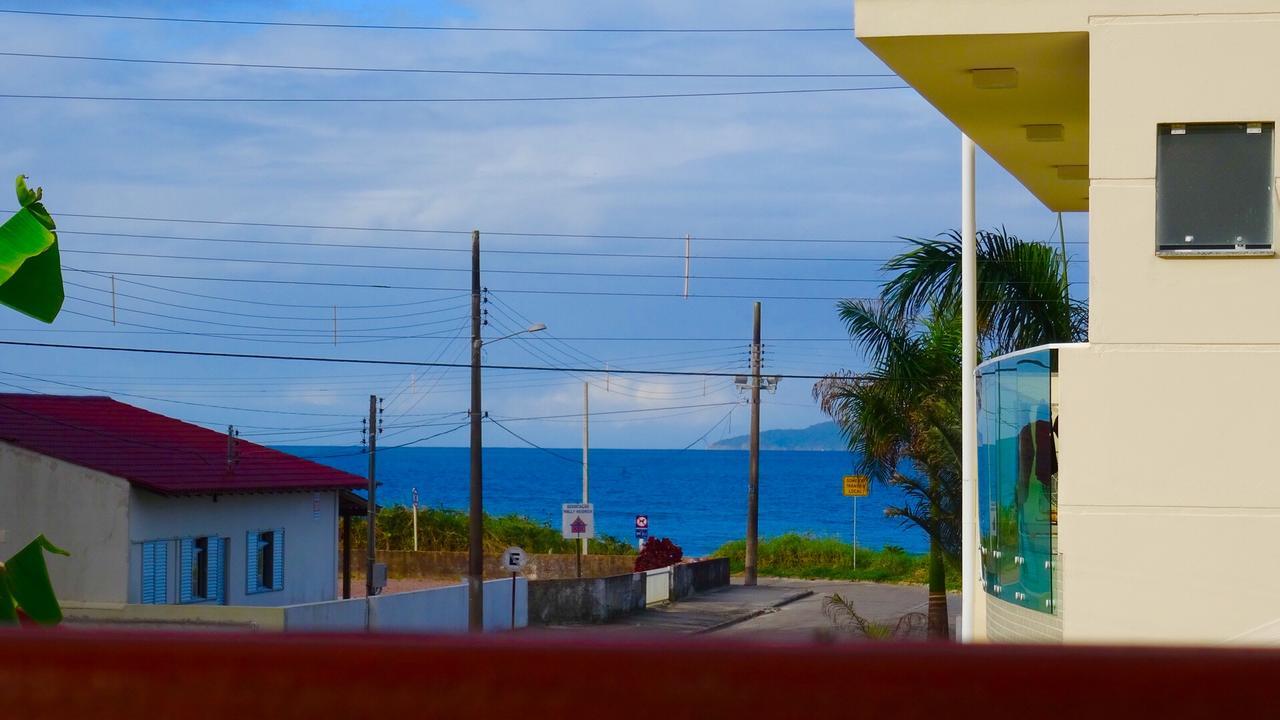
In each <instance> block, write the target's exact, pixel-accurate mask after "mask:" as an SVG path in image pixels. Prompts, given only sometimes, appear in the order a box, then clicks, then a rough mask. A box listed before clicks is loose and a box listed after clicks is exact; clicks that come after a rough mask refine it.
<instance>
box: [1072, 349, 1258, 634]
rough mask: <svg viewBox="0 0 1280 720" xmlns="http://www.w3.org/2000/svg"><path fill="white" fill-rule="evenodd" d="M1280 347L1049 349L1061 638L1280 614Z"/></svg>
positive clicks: (1224, 630) (1210, 630) (1215, 628)
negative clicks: (1279, 474)
mask: <svg viewBox="0 0 1280 720" xmlns="http://www.w3.org/2000/svg"><path fill="white" fill-rule="evenodd" d="M1277 367H1280V346H1274V345H1265V346H1261V345H1260V346H1253V347H1230V348H1226V347H1223V348H1216V349H1208V348H1203V347H1195V346H1172V347H1171V346H1154V347H1153V346H1133V345H1118V344H1117V345H1103V346H1098V345H1089V346H1079V347H1074V348H1068V349H1064V350H1062V351H1060V353H1059V369H1060V374H1059V377H1060V384H1061V402H1060V408H1061V411H1060V412H1061V418H1062V420H1061V426H1060V433H1061V443H1060V447H1061V455H1060V465H1059V478H1060V482H1059V491H1058V502H1059V525H1058V537H1059V552H1060V556H1061V563H1062V583H1061V587H1062V593H1063V594H1062V597H1063V603H1064V604H1065V605H1066V606H1067V607H1069V608H1070V612H1069V613H1068V614H1067V615H1066V616H1065V618H1064V627H1063V632H1064V636H1065V638H1066V639H1067V640H1069V641H1084V642H1087V641H1103V640H1105V641H1110V642H1114V641H1117V640H1125V641H1151V642H1163V641H1168V642H1175V641H1186V642H1222V641H1227V640H1231V639H1233V638H1240V639H1241V640H1243V639H1244V638H1245V636H1247V635H1248V634H1249V633H1250V632H1252V631H1254V630H1256V629H1258V628H1261V627H1264V626H1267V625H1268V624H1270V623H1274V622H1277V621H1280V602H1277V599H1280V575H1277V574H1276V573H1275V572H1273V570H1274V568H1276V567H1280V544H1278V543H1277V542H1276V537H1277V530H1278V529H1280V484H1278V483H1276V482H1275V478H1274V477H1273V475H1274V473H1273V472H1271V468H1272V467H1273V466H1274V464H1275V449H1274V448H1275V436H1276V430H1277V425H1276V423H1275V421H1274V417H1273V415H1274V413H1273V412H1272V408H1275V407H1277V406H1280V385H1277V384H1275V383H1272V382H1268V381H1264V380H1263V379H1264V378H1267V377H1269V376H1271V375H1273V374H1274V373H1275V371H1276V368H1277Z"/></svg>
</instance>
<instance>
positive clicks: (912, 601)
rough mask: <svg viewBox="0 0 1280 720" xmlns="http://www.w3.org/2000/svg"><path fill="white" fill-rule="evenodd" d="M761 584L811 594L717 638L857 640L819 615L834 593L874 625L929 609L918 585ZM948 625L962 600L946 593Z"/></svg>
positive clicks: (726, 630)
mask: <svg viewBox="0 0 1280 720" xmlns="http://www.w3.org/2000/svg"><path fill="white" fill-rule="evenodd" d="M762 582H768V583H770V584H776V585H778V586H783V587H787V588H791V589H792V590H793V591H799V590H809V591H811V592H812V594H811V595H809V596H807V597H804V598H802V599H799V600H796V601H795V602H791V603H788V604H786V605H783V606H782V607H778V608H770V609H769V610H768V611H766V612H765V613H763V614H761V615H759V616H757V617H754V618H752V619H750V620H746V621H743V622H741V623H738V624H735V625H731V626H729V627H725V628H723V629H720V630H717V631H715V636H716V637H732V638H734V639H739V640H762V641H769V642H775V641H783V642H807V641H811V640H815V639H821V640H859V639H861V638H860V636H858V635H857V634H856V633H851V632H848V631H842V630H837V629H836V627H835V625H833V624H832V622H831V620H830V619H829V618H828V617H827V615H826V613H824V612H823V609H822V608H823V601H824V600H825V599H826V598H827V597H828V596H830V595H832V594H833V593H839V594H840V595H841V597H843V598H845V599H847V600H850V601H852V603H853V606H854V608H855V609H856V610H857V612H858V614H859V615H862V616H863V617H865V618H867V619H869V620H873V621H877V622H887V623H891V624H892V623H896V622H897V620H898V618H900V617H902V616H903V615H905V614H906V613H911V612H918V613H923V612H925V610H926V609H927V605H928V599H929V594H928V590H927V589H925V588H924V587H921V586H916V585H879V584H876V583H862V582H838V581H826V580H782V579H776V580H775V579H762ZM947 600H948V602H947V605H948V610H949V611H950V615H951V622H952V626H953V627H954V625H955V622H956V619H957V617H958V615H959V614H960V596H959V595H958V594H955V593H952V594H949V595H948V598H947Z"/></svg>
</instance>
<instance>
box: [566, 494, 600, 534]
mask: <svg viewBox="0 0 1280 720" xmlns="http://www.w3.org/2000/svg"><path fill="white" fill-rule="evenodd" d="M560 534H561V535H563V536H564V537H566V538H569V539H573V538H584V539H591V538H594V537H595V536H596V512H595V506H594V505H592V504H591V503H565V504H564V505H561V506H560Z"/></svg>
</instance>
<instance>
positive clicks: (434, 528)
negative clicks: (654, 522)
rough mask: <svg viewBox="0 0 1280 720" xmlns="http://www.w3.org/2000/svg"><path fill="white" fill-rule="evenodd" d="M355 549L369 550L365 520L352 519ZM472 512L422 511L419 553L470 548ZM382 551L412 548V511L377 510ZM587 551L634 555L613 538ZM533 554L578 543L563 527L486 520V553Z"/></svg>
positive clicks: (521, 519)
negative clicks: (517, 549) (521, 551)
mask: <svg viewBox="0 0 1280 720" xmlns="http://www.w3.org/2000/svg"><path fill="white" fill-rule="evenodd" d="M351 521H352V522H351V547H352V548H363V547H365V542H366V538H367V537H368V533H367V531H366V530H365V520H364V518H360V517H357V518H352V519H351ZM468 526H469V521H468V517H467V513H466V512H464V511H462V510H450V509H446V508H418V549H419V550H466V549H467V547H468V544H469V542H468V538H469V534H468V533H469V530H468ZM376 530H377V535H378V549H379V550H412V549H413V509H412V508H410V507H408V506H405V505H390V506H385V507H382V508H381V509H379V510H378V523H377V527H376ZM588 542H589V545H588V548H587V552H589V553H591V554H593V555H634V554H635V552H636V551H635V548H634V547H632V546H631V543H629V542H626V541H623V540H619V539H618V538H615V537H611V536H609V535H601V536H599V537H597V538H596V539H594V540H590V541H588ZM513 545H515V546H517V547H521V548H524V551H525V552H528V553H572V552H574V551H575V550H576V549H577V544H576V543H575V541H573V540H566V539H564V538H563V537H561V536H560V530H559V528H555V527H552V526H551V524H550V523H546V522H542V521H539V520H534V519H533V518H529V517H525V516H523V515H514V514H512V515H497V516H495V515H488V514H486V515H485V516H484V551H485V553H495V554H496V553H501V552H502V551H503V550H505V549H506V548H509V547H511V546H513Z"/></svg>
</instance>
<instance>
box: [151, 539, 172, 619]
mask: <svg viewBox="0 0 1280 720" xmlns="http://www.w3.org/2000/svg"><path fill="white" fill-rule="evenodd" d="M155 546H156V574H155V587H154V591H155V594H156V603H157V604H159V605H167V604H168V603H169V543H168V542H165V541H159V542H156V543H155Z"/></svg>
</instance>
